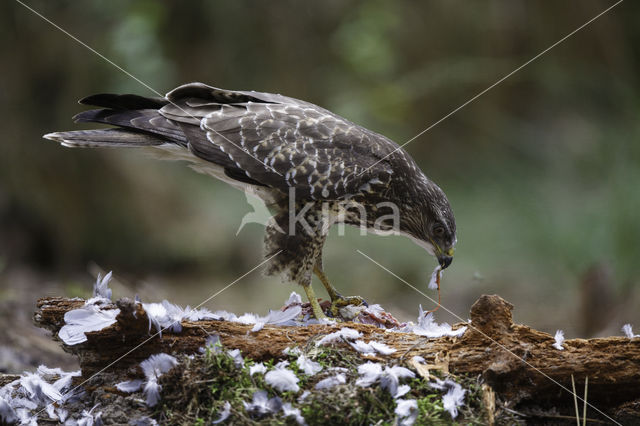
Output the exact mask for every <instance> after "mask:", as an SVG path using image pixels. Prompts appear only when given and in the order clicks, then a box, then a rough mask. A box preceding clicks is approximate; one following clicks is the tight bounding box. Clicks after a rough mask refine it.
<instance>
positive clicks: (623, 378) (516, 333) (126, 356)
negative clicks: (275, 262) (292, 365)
mask: <svg viewBox="0 0 640 426" xmlns="http://www.w3.org/2000/svg"><path fill="white" fill-rule="evenodd" d="M83 304H84V301H83V300H80V299H64V298H44V299H40V300H39V301H38V305H37V306H38V310H37V311H36V313H35V315H34V321H35V323H36V325H38V326H39V327H43V328H46V329H49V330H51V331H52V332H53V333H54V337H57V332H58V331H59V330H60V328H61V327H62V326H63V325H64V314H65V313H66V312H67V311H69V310H72V309H76V308H79V307H81V306H82V305H83ZM112 307H113V308H116V307H117V308H119V309H120V310H121V312H120V314H119V315H118V317H117V322H116V323H115V324H113V325H112V326H110V327H108V328H105V329H103V330H100V331H97V332H90V333H87V338H88V340H87V342H84V343H81V344H78V345H74V346H67V345H64V344H63V346H64V348H65V350H66V351H68V352H71V353H73V354H76V355H77V356H78V357H79V358H80V365H81V368H82V372H83V375H84V376H85V377H88V375H91V374H93V373H95V372H97V371H99V370H100V369H101V368H103V367H105V366H107V365H110V364H112V363H113V362H114V361H115V360H118V362H117V363H116V364H114V365H113V366H112V367H111V368H118V369H125V368H128V367H130V366H131V365H132V364H134V363H138V362H140V361H142V360H144V359H146V358H148V357H149V356H150V355H152V354H154V353H158V352H166V353H186V354H190V353H196V352H197V351H198V349H199V348H201V347H202V346H203V345H204V341H205V339H206V338H207V337H208V336H209V335H211V334H218V335H219V336H220V339H221V342H222V344H223V345H224V346H225V347H227V348H234V349H240V350H241V351H242V354H243V355H244V356H245V357H249V358H252V359H254V360H259V361H262V360H268V359H273V358H279V357H281V356H282V351H283V349H284V348H286V347H293V346H304V345H309V344H314V342H315V341H316V339H318V338H320V337H322V336H324V335H326V334H328V333H331V332H333V331H337V330H339V329H340V328H342V327H345V326H348V327H350V328H353V329H356V330H358V331H360V332H361V333H362V334H363V339H364V340H376V341H379V342H384V343H386V344H387V345H389V346H391V347H393V348H395V349H397V351H396V352H394V353H393V354H391V355H388V356H385V358H387V359H389V358H395V359H397V360H398V361H399V362H406V363H411V359H412V357H413V356H416V355H419V356H422V357H423V358H424V359H425V360H426V365H427V367H424V365H422V366H417V365H414V368H417V369H418V370H419V373H420V374H421V375H423V376H425V375H428V374H429V370H431V371H434V370H440V371H444V372H451V373H454V374H470V375H481V376H482V377H483V379H484V380H485V382H486V383H487V384H488V385H490V386H491V387H492V388H493V391H494V392H495V394H496V395H497V397H498V398H499V399H501V400H502V401H508V404H507V405H509V406H511V407H516V406H517V407H528V406H530V407H534V406H535V407H543V406H549V405H551V406H558V402H559V401H562V403H563V404H567V405H573V397H572V396H571V395H570V394H569V393H568V392H567V389H571V376H572V375H573V376H574V377H575V379H576V386H577V387H578V389H580V391H578V394H579V395H581V394H582V389H583V385H584V381H585V378H586V377H587V376H588V378H589V387H588V393H589V397H588V400H589V403H591V404H593V405H594V406H595V407H598V408H601V409H604V410H606V411H608V412H613V411H615V409H616V407H620V406H622V405H623V404H626V406H628V405H629V403H632V404H635V405H638V404H637V401H638V400H639V398H640V339H628V338H626V337H609V338H597V339H588V340H587V339H570V340H566V341H565V342H564V344H563V347H564V350H558V349H556V348H554V347H553V346H552V344H553V343H554V342H555V341H554V338H553V337H552V336H551V335H549V334H547V333H544V332H541V331H537V330H534V329H532V328H530V327H527V326H525V325H520V324H514V323H513V321H512V315H511V311H512V309H513V306H512V305H511V304H510V303H508V302H507V301H505V300H504V299H502V298H500V297H499V296H496V295H484V296H482V297H480V299H479V300H478V301H476V302H475V303H474V305H473V306H472V308H471V315H470V318H471V322H470V324H465V323H460V324H456V325H454V326H453V328H454V329H456V328H459V327H462V326H469V328H468V330H467V331H466V332H465V333H464V334H463V335H462V336H461V337H459V338H453V337H440V338H426V337H422V336H418V335H416V334H413V333H400V332H391V331H388V330H385V329H381V328H377V327H375V326H371V325H365V324H356V323H339V324H330V325H309V326H304V327H282V326H272V325H266V326H265V327H264V328H263V329H262V330H260V331H258V332H251V329H252V326H251V325H243V324H239V323H234V322H227V321H198V322H189V321H183V322H182V331H181V332H180V333H171V332H169V331H168V330H166V331H164V332H163V333H162V337H160V336H157V335H156V336H154V334H155V333H154V331H152V332H150V329H149V321H148V317H147V315H146V313H145V312H144V310H143V309H142V306H141V305H140V304H135V303H133V301H131V300H129V299H120V300H118V301H117V302H116V303H115V304H114V305H113V306H112ZM369 357H370V356H369ZM120 358H121V359H120ZM370 358H371V357H370ZM559 385H561V386H564V387H565V389H562V387H561V386H559ZM634 401H636V402H635V403H634ZM516 404H517V405H516Z"/></svg>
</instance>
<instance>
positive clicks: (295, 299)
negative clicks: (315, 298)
mask: <svg viewBox="0 0 640 426" xmlns="http://www.w3.org/2000/svg"><path fill="white" fill-rule="evenodd" d="M301 304H302V297H300V295H299V294H298V293H296V292H295V291H292V292H291V294H290V295H289V299H287V301H286V302H284V305H285V306H290V305H301Z"/></svg>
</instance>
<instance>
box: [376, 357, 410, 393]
mask: <svg viewBox="0 0 640 426" xmlns="http://www.w3.org/2000/svg"><path fill="white" fill-rule="evenodd" d="M415 376H416V375H415V374H414V373H413V371H411V370H409V369H407V368H404V367H400V366H398V365H394V366H393V367H385V368H384V370H383V372H382V375H381V376H380V386H381V387H382V389H386V390H388V391H389V393H390V394H391V396H392V397H394V398H397V397H398V396H399V395H398V391H399V384H400V381H401V380H402V379H406V378H413V377H415Z"/></svg>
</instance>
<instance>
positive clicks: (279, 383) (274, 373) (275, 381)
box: [264, 368, 300, 392]
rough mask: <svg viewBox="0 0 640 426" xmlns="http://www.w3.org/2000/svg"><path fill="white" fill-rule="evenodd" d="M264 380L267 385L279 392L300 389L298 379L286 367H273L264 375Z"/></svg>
mask: <svg viewBox="0 0 640 426" xmlns="http://www.w3.org/2000/svg"><path fill="white" fill-rule="evenodd" d="M264 380H265V382H267V384H268V385H269V386H271V387H272V388H274V389H277V390H279V391H280V392H287V391H293V392H298V391H299V390H300V386H298V381H299V379H298V378H297V377H296V375H295V374H294V373H293V371H291V370H289V369H288V368H275V369H273V370H271V371H269V372H268V373H267V374H265V375H264Z"/></svg>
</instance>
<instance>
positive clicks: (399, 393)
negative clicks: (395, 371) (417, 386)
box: [395, 385, 411, 398]
mask: <svg viewBox="0 0 640 426" xmlns="http://www.w3.org/2000/svg"><path fill="white" fill-rule="evenodd" d="M409 392H411V386H409V385H400V386H398V390H397V392H396V395H395V398H400V397H401V396H404V395H406V394H408V393H409Z"/></svg>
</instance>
